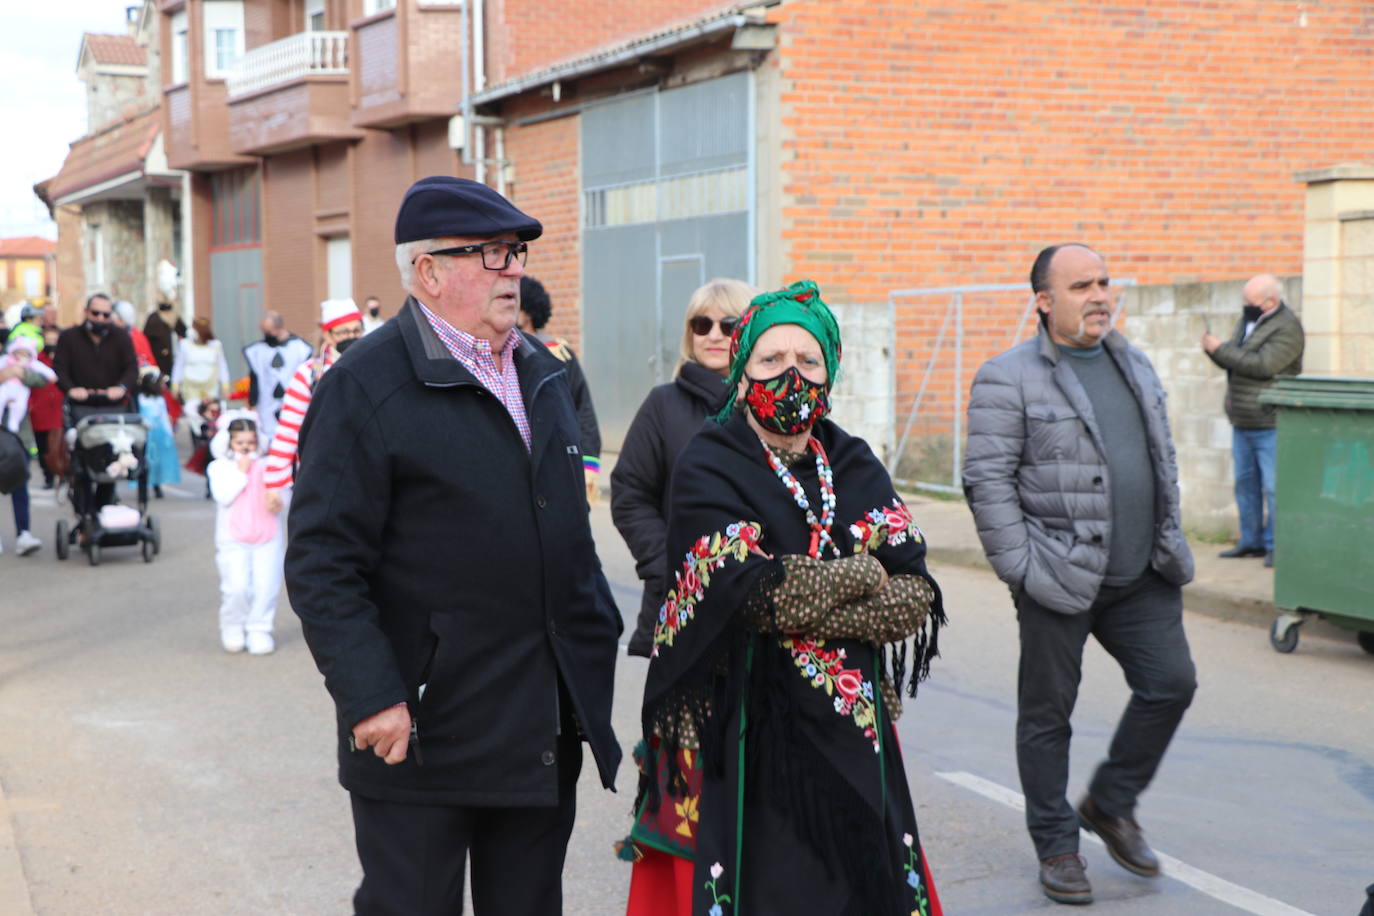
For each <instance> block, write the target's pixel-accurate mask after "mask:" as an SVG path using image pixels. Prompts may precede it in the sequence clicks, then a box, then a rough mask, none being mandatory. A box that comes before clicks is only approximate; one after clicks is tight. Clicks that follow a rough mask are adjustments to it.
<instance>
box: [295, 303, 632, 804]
mask: <svg viewBox="0 0 1374 916" xmlns="http://www.w3.org/2000/svg"><path fill="white" fill-rule="evenodd" d="M515 333H519V332H518V331H517V332H515ZM515 364H516V369H517V372H518V374H519V378H520V387H521V392H522V395H523V397H524V402H525V409H526V412H527V414H528V417H529V420H530V424H531V427H532V431H533V449H532V451H531V452H527V451H526V449H525V446H524V443H523V441H522V440H521V438H520V434H519V431H518V430H517V429H516V426H515V422H514V421H513V420H512V419H511V417H510V414H509V413H507V411H506V409H505V408H504V407H503V406H502V404H501V402H500V401H499V400H497V398H496V397H495V396H494V395H493V394H491V393H490V392H489V391H487V389H486V388H484V387H482V385H481V384H480V383H478V381H477V379H476V378H475V377H474V376H473V375H472V374H471V373H470V372H468V370H467V369H465V368H464V367H463V366H462V365H461V364H460V363H459V362H458V361H457V360H455V359H454V358H453V357H452V356H451V355H450V353H449V352H448V350H447V349H445V348H444V345H443V343H442V342H441V341H440V340H439V338H438V337H437V336H436V335H435V333H434V331H433V329H432V328H431V327H430V326H429V324H428V322H427V321H426V320H425V319H424V316H423V315H422V314H421V313H420V312H419V310H418V308H417V306H416V305H415V304H414V303H413V301H409V302H407V303H406V305H405V307H404V308H403V309H402V310H401V312H400V313H399V314H398V315H397V316H396V319H395V320H394V321H391V322H389V323H387V324H386V325H385V326H383V327H382V328H381V329H379V330H377V331H375V332H373V333H372V334H370V335H368V336H367V337H366V338H364V339H363V340H360V341H359V342H358V343H357V344H356V345H355V346H353V347H352V348H350V349H349V351H348V352H347V353H346V354H344V356H343V357H342V358H341V359H340V361H339V362H338V363H336V364H335V365H334V367H333V368H332V369H330V371H329V372H328V373H326V374H325V375H324V376H322V377H321V379H320V383H319V386H318V387H317V388H316V389H315V393H314V397H313V399H312V401H311V404H310V410H309V412H308V413H307V415H306V418H305V422H304V424H303V425H302V427H301V435H300V456H301V464H300V468H299V471H298V473H297V476H296V482H295V485H294V489H295V493H294V497H293V500H292V506H291V513H290V525H289V535H290V537H289V542H288V547H287V552H286V584H287V590H288V592H289V594H290V598H291V605H292V608H293V609H294V610H295V611H296V613H297V614H298V615H299V616H300V618H301V623H302V625H303V628H304V632H305V638H306V642H307V643H308V644H309V646H310V651H311V652H312V653H313V654H314V657H315V663H316V665H318V666H319V669H320V671H321V673H323V674H324V677H325V686H326V687H327V688H328V690H329V692H330V694H331V695H332V696H333V698H334V703H335V706H336V708H337V711H338V737H339V779H340V782H341V783H343V785H344V787H345V788H346V789H348V790H350V791H353V792H358V793H359V794H361V795H364V796H368V797H372V798H379V799H384V800H390V801H399V802H415V803H432V804H455V805H496V806H508V805H509V806H518V805H555V804H557V803H558V779H557V769H558V767H557V766H555V765H553V764H554V763H555V756H554V755H555V753H556V744H557V742H556V734H557V730H558V728H559V722H560V715H559V710H560V694H559V687H558V682H559V678H560V675H561V678H562V681H563V683H564V684H565V685H566V687H567V697H568V698H570V699H571V703H572V706H573V711H574V712H575V714H576V718H577V721H578V723H580V725H581V727H582V729H583V731H584V732H585V734H586V736H587V738H588V740H589V742H590V744H591V747H592V751H593V753H594V754H595V757H596V762H597V767H598V769H599V771H600V775H601V780H602V783H603V784H604V785H606V786H607V787H610V786H612V785H613V782H614V778H615V771H616V767H617V765H618V764H619V761H620V747H619V745H618V744H617V743H616V739H615V735H614V734H613V732H612V731H611V721H610V717H611V695H612V688H613V683H614V677H615V659H616V650H617V642H618V637H619V633H620V629H621V623H620V615H619V613H618V612H617V611H616V609H615V605H614V602H613V601H612V598H611V595H610V589H609V587H608V586H607V584H606V579H605V577H604V575H603V574H602V572H601V566H600V563H599V561H598V560H597V556H596V552H595V549H594V546H593V543H592V534H591V527H590V524H589V521H588V517H587V503H586V493H585V489H584V485H583V474H582V460H581V454H580V453H579V450H578V437H579V434H578V426H577V417H576V414H575V412H574V410H573V405H572V398H571V396H570V395H569V392H568V384H567V376H566V372H565V370H564V367H563V364H562V363H561V362H560V361H559V360H558V359H557V358H556V357H554V356H553V354H551V353H549V352H548V349H547V348H546V347H545V346H544V345H543V344H541V343H538V342H537V341H535V340H534V339H533V338H524V339H523V341H522V343H521V345H520V347H519V348H518V349H517V351H516V353H515ZM422 684H424V685H425V690H424V695H423V698H421V696H420V695H419V688H420V685H422ZM401 701H406V702H407V703H408V704H409V706H410V710H411V714H412V715H413V716H414V717H415V720H416V723H417V726H418V731H419V736H420V750H421V755H420V756H421V757H422V762H420V761H417V759H416V754H415V753H414V748H413V747H412V749H411V752H410V753H409V754H408V755H407V758H406V760H405V761H404V762H403V763H401V764H398V765H396V766H394V767H393V766H388V765H386V764H385V763H383V762H382V761H381V759H380V758H378V757H376V756H375V755H374V754H373V753H372V751H371V749H368V750H366V751H363V752H351V751H350V750H349V748H348V736H349V734H350V732H351V729H352V727H353V726H354V725H355V724H356V723H357V722H359V721H360V720H362V719H364V718H366V717H368V716H370V715H372V714H373V713H376V712H378V711H380V710H382V709H385V708H387V707H389V706H392V705H394V704H396V703H399V702H401ZM564 712H566V710H564ZM563 720H564V721H565V722H567V721H570V717H568V716H566V715H564V716H563Z"/></svg>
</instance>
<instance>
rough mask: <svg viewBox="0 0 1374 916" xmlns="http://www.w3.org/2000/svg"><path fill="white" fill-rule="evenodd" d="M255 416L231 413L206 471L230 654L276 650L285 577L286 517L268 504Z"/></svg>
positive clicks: (223, 631) (222, 625) (223, 630)
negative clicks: (215, 507)
mask: <svg viewBox="0 0 1374 916" xmlns="http://www.w3.org/2000/svg"><path fill="white" fill-rule="evenodd" d="M259 448H260V441H259V439H258V428H257V419H256V417H255V416H254V415H253V414H252V413H251V412H250V411H234V412H231V413H227V414H225V415H224V417H223V418H222V420H221V425H220V430H219V432H217V433H215V437H214V438H213V439H212V440H211V441H210V454H211V455H213V456H215V460H214V461H212V462H210V467H209V468H208V469H207V472H206V473H207V475H208V477H209V479H210V494H211V495H212V496H213V497H214V498H215V502H216V503H218V504H219V506H218V510H217V512H216V514H215V564H216V565H217V566H218V567H219V589H220V608H219V632H220V644H221V645H223V646H224V650H225V651H226V652H240V651H242V650H243V649H244V648H245V647H246V648H247V649H248V652H249V654H251V655H266V654H267V653H269V652H271V651H272V650H273V649H275V648H276V644H275V643H274V642H273V640H272V620H273V618H274V617H275V616H276V612H277V595H278V594H279V593H280V592H281V581H282V534H283V532H282V524H281V522H282V519H281V517H280V516H279V515H278V514H276V513H274V512H273V511H270V510H269V509H268V507H267V490H266V488H265V487H264V486H263V480H262V475H263V469H264V464H265V461H264V459H263V457H262V453H261V452H260V451H259Z"/></svg>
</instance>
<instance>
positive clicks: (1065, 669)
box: [1016, 570, 1197, 859]
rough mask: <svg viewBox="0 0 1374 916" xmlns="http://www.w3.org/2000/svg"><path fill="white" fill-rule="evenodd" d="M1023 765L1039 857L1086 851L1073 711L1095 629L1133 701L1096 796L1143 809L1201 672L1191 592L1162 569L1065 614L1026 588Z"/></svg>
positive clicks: (1117, 813)
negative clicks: (1073, 791) (1186, 602)
mask: <svg viewBox="0 0 1374 916" xmlns="http://www.w3.org/2000/svg"><path fill="white" fill-rule="evenodd" d="M1016 609H1017V619H1018V620H1019V621H1020V625H1021V667H1020V673H1019V676H1018V686H1017V693H1018V699H1017V718H1016V762H1017V766H1018V768H1019V769H1020V772H1021V788H1022V790H1023V791H1024V792H1025V794H1026V826H1027V827H1028V828H1029V829H1030V835H1031V840H1032V842H1034V844H1035V851H1036V855H1038V856H1039V857H1040V858H1042V859H1044V858H1048V857H1049V856H1055V855H1061V854H1063V853H1071V852H1077V851H1078V815H1077V814H1076V813H1075V811H1074V808H1073V805H1071V804H1070V803H1069V800H1068V797H1067V795H1066V793H1067V790H1068V782H1069V737H1070V736H1071V735H1072V733H1073V730H1072V728H1071V727H1070V725H1069V717H1070V715H1071V714H1072V713H1073V707H1074V702H1075V701H1076V700H1077V698H1078V684H1079V682H1080V680H1081V677H1082V669H1083V645H1084V643H1085V642H1087V639H1088V634H1090V633H1091V634H1092V635H1093V636H1095V637H1096V638H1097V641H1098V642H1099V643H1101V645H1102V647H1103V648H1104V649H1106V650H1107V651H1108V652H1109V653H1111V656H1112V657H1113V658H1115V659H1116V660H1117V662H1118V663H1119V664H1120V665H1121V670H1122V672H1123V673H1124V674H1125V676H1126V683H1127V684H1128V685H1130V688H1131V699H1130V701H1129V702H1128V703H1127V704H1126V711H1125V713H1124V714H1123V715H1122V716H1121V722H1120V723H1119V724H1118V725H1117V728H1116V734H1115V735H1114V736H1113V737H1112V744H1111V749H1110V750H1109V751H1108V754H1107V759H1106V760H1104V761H1103V762H1102V763H1101V764H1100V765H1099V766H1098V768H1097V772H1096V773H1095V774H1094V775H1093V778H1092V782H1091V784H1090V785H1089V787H1088V791H1089V793H1090V794H1091V795H1092V797H1093V800H1094V801H1095V802H1096V803H1097V806H1098V807H1099V808H1100V809H1101V810H1102V811H1103V813H1105V814H1107V815H1108V816H1111V817H1125V818H1129V817H1132V816H1133V815H1134V812H1135V805H1136V799H1137V798H1139V797H1140V793H1141V792H1143V791H1145V787H1146V786H1148V785H1149V784H1150V780H1151V779H1152V778H1153V777H1154V774H1155V770H1156V769H1158V767H1159V762H1160V760H1162V759H1163V757H1164V751H1165V749H1166V748H1167V747H1168V746H1169V740H1170V739H1171V738H1173V735H1174V730H1175V729H1177V728H1178V724H1179V722H1180V721H1182V719H1183V713H1184V710H1186V709H1187V708H1188V704H1189V703H1191V702H1192V699H1193V693H1194V691H1196V690H1197V675H1196V671H1195V670H1194V668H1193V660H1192V656H1191V655H1190V653H1189V651H1188V639H1187V637H1186V636H1185V635H1184V633H1183V593H1182V590H1181V589H1180V588H1179V587H1178V586H1176V585H1170V584H1169V583H1168V582H1165V581H1164V579H1162V578H1160V576H1159V575H1158V574H1157V573H1155V572H1154V571H1153V570H1147V571H1146V573H1145V574H1144V575H1143V576H1141V577H1140V578H1139V579H1137V580H1136V581H1134V582H1132V583H1131V584H1129V585H1124V586H1103V587H1102V590H1101V591H1100V592H1099V593H1098V596H1097V600H1096V601H1095V602H1094V603H1093V606H1092V608H1091V609H1090V610H1088V611H1087V612H1086V613H1082V614H1061V613H1059V612H1057V611H1053V610H1050V609H1049V608H1046V607H1044V606H1042V605H1040V604H1038V603H1037V602H1036V601H1035V600H1034V599H1033V598H1031V597H1030V596H1029V595H1026V594H1024V593H1023V594H1022V595H1021V596H1020V598H1019V599H1018V600H1017V602H1016Z"/></svg>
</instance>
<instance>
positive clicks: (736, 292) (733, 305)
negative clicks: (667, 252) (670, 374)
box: [677, 277, 759, 369]
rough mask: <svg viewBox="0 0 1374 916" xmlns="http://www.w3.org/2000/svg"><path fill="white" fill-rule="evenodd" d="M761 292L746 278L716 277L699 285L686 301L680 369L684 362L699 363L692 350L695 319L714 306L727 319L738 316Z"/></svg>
mask: <svg viewBox="0 0 1374 916" xmlns="http://www.w3.org/2000/svg"><path fill="white" fill-rule="evenodd" d="M758 294H759V291H758V290H757V289H755V288H754V287H752V286H750V285H749V284H748V283H745V282H744V281H743V280H731V279H729V278H728V277H717V278H716V279H714V280H709V281H707V282H706V284H705V285H703V286H699V287H697V291H696V292H694V293H692V298H691V299H688V300H687V315H686V317H684V318H683V319H682V349H681V357H682V358H681V359H679V360H678V364H677V367H678V369H681V368H682V367H683V365H684V364H685V363H694V362H696V357H695V356H694V355H693V353H692V338H693V337H694V336H695V335H693V334H692V329H691V327H689V325H690V323H691V321H692V319H693V318H695V317H697V316H698V315H702V314H705V313H706V312H709V311H711V310H712V309H716V310H718V311H720V312H721V313H722V314H724V315H725V317H727V318H738V317H739V316H741V315H743V314H744V310H745V309H747V308H748V307H749V300H750V299H753V298H754V297H755V296H757V295H758Z"/></svg>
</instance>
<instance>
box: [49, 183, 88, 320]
mask: <svg viewBox="0 0 1374 916" xmlns="http://www.w3.org/2000/svg"><path fill="white" fill-rule="evenodd" d="M53 221H54V222H56V223H57V267H56V270H57V321H58V323H59V324H61V325H62V326H63V327H66V326H68V325H70V324H74V323H75V322H76V318H77V315H79V314H80V313H81V308H82V306H84V305H85V304H86V267H85V264H84V263H83V261H82V252H83V251H84V250H85V237H84V235H83V234H82V226H83V223H82V220H81V208H80V207H75V206H70V205H68V206H65V207H54V208H53Z"/></svg>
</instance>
